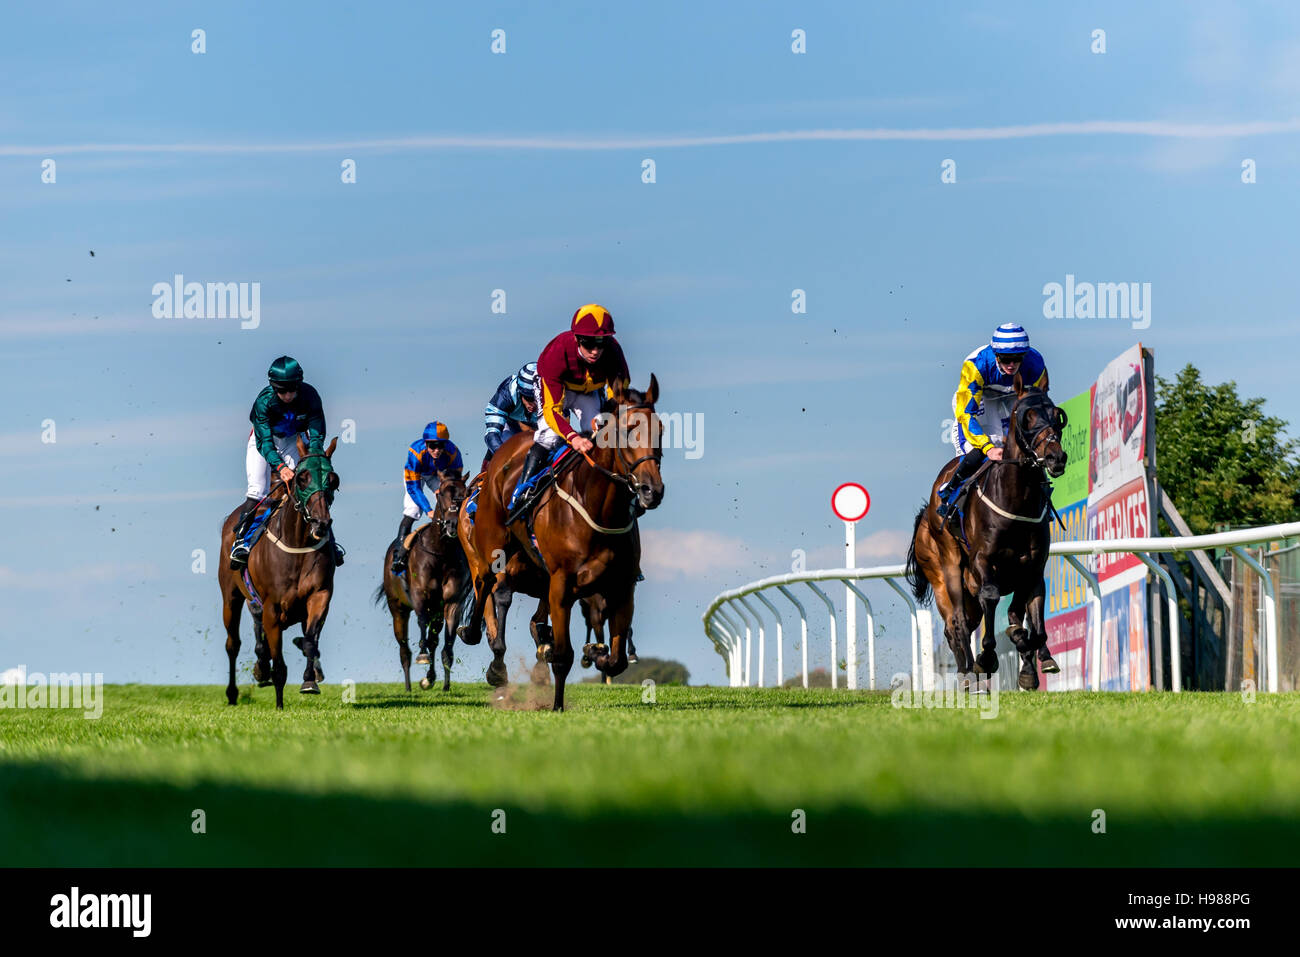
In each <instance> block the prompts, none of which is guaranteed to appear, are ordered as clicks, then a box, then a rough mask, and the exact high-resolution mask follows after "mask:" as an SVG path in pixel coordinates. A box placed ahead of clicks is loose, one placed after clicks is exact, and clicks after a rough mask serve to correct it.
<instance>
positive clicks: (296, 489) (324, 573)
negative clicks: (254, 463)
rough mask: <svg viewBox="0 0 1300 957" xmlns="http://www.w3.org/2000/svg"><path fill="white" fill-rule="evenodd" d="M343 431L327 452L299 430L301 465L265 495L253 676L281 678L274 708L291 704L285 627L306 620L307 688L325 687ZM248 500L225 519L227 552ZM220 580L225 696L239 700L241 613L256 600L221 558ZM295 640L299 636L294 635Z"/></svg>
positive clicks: (255, 561)
mask: <svg viewBox="0 0 1300 957" xmlns="http://www.w3.org/2000/svg"><path fill="white" fill-rule="evenodd" d="M338 441H339V440H338V438H337V437H335V438H334V439H333V441H331V442H330V444H329V448H327V449H325V450H324V451H322V452H312V453H308V451H307V447H306V445H305V444H304V443H303V440H302V436H301V435H300V436H298V464H297V466H296V467H295V469H294V473H293V481H292V484H290V485H286V484H285V483H283V482H280V481H279V480H278V479H274V480H273V482H272V485H271V491H270V492H269V493H268V495H267V497H266V500H267V502H269V503H270V507H271V508H272V509H273V510H274V511H273V514H272V515H271V517H270V518H268V519H266V528H265V531H264V532H263V535H262V537H263V538H265V539H267V541H266V542H264V543H263V542H258V543H257V544H258V545H260V546H261V547H254V548H253V549H252V550H251V551H250V553H249V556H248V577H249V578H250V579H251V580H252V582H253V589H254V592H255V594H256V596H257V597H258V598H259V599H260V600H261V611H260V614H259V613H258V612H257V610H256V605H254V604H251V603H250V606H249V607H250V611H252V619H253V635H254V638H255V645H254V652H255V653H256V655H257V663H256V664H255V665H254V666H253V678H254V679H255V680H256V681H257V683H258V686H259V687H265V686H266V685H268V684H274V685H275V707H276V708H277V709H279V710H283V708H284V685H285V681H286V679H287V677H288V667H287V666H286V665H285V662H284V631H285V629H286V628H288V627H289V626H291V625H295V624H299V623H302V625H303V629H302V645H301V647H302V653H303V655H304V656H305V657H306V659H307V669H306V671H305V672H304V674H303V678H302V687H301V688H300V689H299V690H300V691H301V692H302V693H303V694H320V686H319V684H318V682H321V681H324V680H325V674H324V672H323V671H322V670H321V667H320V633H321V629H322V628H323V627H324V625H325V616H326V615H328V614H329V609H330V598H331V596H332V595H333V592H334V550H333V548H331V547H330V542H331V541H332V535H331V534H330V525H331V524H332V522H333V520H332V519H331V518H330V506H331V505H332V504H333V503H334V493H335V492H336V491H338V487H339V476H338V473H337V472H335V471H334V466H333V462H332V461H331V460H332V458H333V455H334V449H335V447H336V446H337V445H338ZM242 511H243V506H242V505H240V506H238V507H237V508H236V509H235V510H234V511H233V512H231V513H230V514H229V515H227V516H226V520H225V521H224V522H223V523H222V526H221V549H222V550H221V554H222V555H229V554H230V547H231V545H232V544H234V532H235V526H236V525H237V524H238V522H239V516H240V514H241V512H242ZM217 582H218V584H219V585H220V587H221V599H222V617H223V619H224V620H225V625H226V656H227V657H228V658H229V659H230V682H229V684H228V685H227V686H226V701H227V702H229V703H230V704H232V705H233V704H235V703H236V702H238V700H239V691H238V689H237V688H236V687H235V659H236V658H237V657H238V655H239V618H240V615H241V613H242V612H243V608H244V603H245V602H250V599H251V597H252V596H250V595H249V592H248V586H247V585H246V584H245V583H244V580H243V575H242V574H241V573H240V572H239V571H237V570H235V569H233V568H231V567H230V566H229V563H227V562H222V563H221V568H220V570H219V571H218V573H217ZM295 644H296V642H295Z"/></svg>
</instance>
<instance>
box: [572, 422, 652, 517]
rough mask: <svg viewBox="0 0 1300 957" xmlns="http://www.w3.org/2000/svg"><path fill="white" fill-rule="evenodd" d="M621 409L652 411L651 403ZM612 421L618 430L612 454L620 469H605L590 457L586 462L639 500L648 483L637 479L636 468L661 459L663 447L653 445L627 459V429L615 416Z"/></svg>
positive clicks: (648, 485)
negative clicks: (637, 455) (625, 448)
mask: <svg viewBox="0 0 1300 957" xmlns="http://www.w3.org/2000/svg"><path fill="white" fill-rule="evenodd" d="M623 409H624V412H636V411H638V410H640V411H643V412H654V406H653V405H629V406H624V407H623ZM614 422H615V426H616V428H617V430H618V437H617V438H618V441H616V442H615V443H614V455H615V459H616V462H617V464H618V465H619V466H620V469H619V470H618V471H614V470H611V469H607V468H605V467H604V466H603V465H600V464H598V463H597V462H594V461H592V460H591V458H590V457H588V458H587V462H588V464H590V465H591V466H592V467H593V468H595V469H596V470H597V471H598V472H601V473H603V474H604V475H605V477H606V478H608V479H610V480H611V481H614V482H618V483H619V484H620V485H624V486H626V487H627V489H628V490H629V491H631V492H632V493H633V495H635V496H636V497H637V499H638V500H639V499H640V497H641V492H642V490H643V489H648V488H650V483H649V482H641V481H639V480H638V479H637V474H636V470H637V468H638V467H640V466H641V465H644V464H645V463H646V462H655V463H658V462H660V461H662V460H663V456H664V453H663V449H661V448H659V447H657V446H655V447H654V448H653V449H652V450H651V451H650V452H649V453H648V454H646V455H643V456H641V457H640V458H638V459H633V460H631V461H629V460H628V456H627V453H626V451H625V450H624V444H625V443H624V440H625V439H626V438H627V430H626V429H624V428H623V425H622V423H621V422H620V421H619V419H618V417H617V416H615V419H614Z"/></svg>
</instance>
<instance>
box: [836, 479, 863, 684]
mask: <svg viewBox="0 0 1300 957" xmlns="http://www.w3.org/2000/svg"><path fill="white" fill-rule="evenodd" d="M870 510H871V496H870V494H868V492H867V490H866V488H864V487H863V486H861V485H859V484H858V483H857V482H844V483H843V484H842V485H840V486H839V487H838V488H836V489H835V491H834V492H832V493H831V511H832V512H834V513H835V515H836V517H837V518H839V519H840V520H841V521H842V522H843V523H844V567H845V568H847V569H852V568H853V566H854V564H855V563H856V552H857V538H856V535H857V533H856V531H855V530H854V529H855V527H856V526H857V523H858V522H860V521H861V520H862V519H863V518H865V517H866V514H867V512H869V511H870ZM832 657H834V656H833V655H832ZM833 664H835V665H836V666H837V667H836V668H835V669H832V673H834V672H835V671H837V670H838V662H833ZM844 667H845V671H846V683H847V684H848V687H849V690H853V689H855V688H857V686H858V605H857V602H855V601H854V600H853V596H852V595H850V594H849V580H848V579H847V578H846V579H844ZM832 681H833V679H832Z"/></svg>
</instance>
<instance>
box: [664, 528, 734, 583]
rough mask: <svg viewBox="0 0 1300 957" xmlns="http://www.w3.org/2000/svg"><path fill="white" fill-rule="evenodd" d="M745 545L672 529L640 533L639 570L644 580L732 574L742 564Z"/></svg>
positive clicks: (722, 537)
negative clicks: (648, 578)
mask: <svg viewBox="0 0 1300 957" xmlns="http://www.w3.org/2000/svg"><path fill="white" fill-rule="evenodd" d="M745 549H746V545H745V543H744V542H743V541H742V540H741V539H739V538H733V537H731V536H729V535H720V534H718V533H717V532H708V531H693V530H685V529H675V528H645V529H642V530H641V567H642V571H644V572H645V573H646V575H647V576H651V577H654V578H671V577H676V576H681V577H693V576H697V575H706V574H709V573H711V572H717V571H718V570H719V569H722V570H726V571H728V572H729V571H731V570H732V569H734V568H735V567H736V565H737V564H738V563H739V562H741V561H742V556H743V555H744V553H745Z"/></svg>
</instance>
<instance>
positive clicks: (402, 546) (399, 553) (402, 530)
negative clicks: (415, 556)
mask: <svg viewBox="0 0 1300 957" xmlns="http://www.w3.org/2000/svg"><path fill="white" fill-rule="evenodd" d="M414 523H415V519H413V518H409V517H407V516H405V515H403V516H402V524H401V525H399V526H397V547H396V548H394V549H393V567H392V569H391V571H392V573H393V574H394V575H400V574H401V573H402V572H404V571H405V570H406V556H407V553H408V550H407V548H406V536H407V535H409V534H411V526H412V525H413V524H414Z"/></svg>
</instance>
